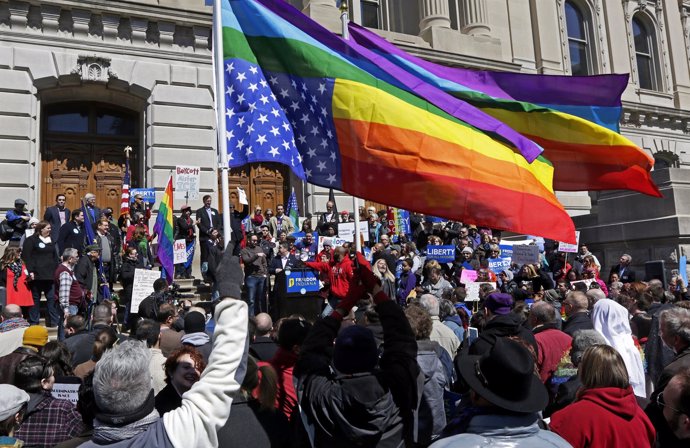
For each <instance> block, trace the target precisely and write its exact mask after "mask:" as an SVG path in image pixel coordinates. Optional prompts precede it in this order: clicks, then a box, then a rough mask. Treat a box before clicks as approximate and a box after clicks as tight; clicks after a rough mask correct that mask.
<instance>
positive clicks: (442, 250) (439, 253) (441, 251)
mask: <svg viewBox="0 0 690 448" xmlns="http://www.w3.org/2000/svg"><path fill="white" fill-rule="evenodd" d="M426 258H427V260H436V261H438V262H439V263H452V262H453V261H455V246H453V245H451V246H427V248H426Z"/></svg>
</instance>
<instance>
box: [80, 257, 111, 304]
mask: <svg viewBox="0 0 690 448" xmlns="http://www.w3.org/2000/svg"><path fill="white" fill-rule="evenodd" d="M84 250H85V252H86V253H85V254H84V256H83V257H81V258H80V259H79V261H78V262H77V265H76V266H75V268H74V276H75V277H76V278H77V280H78V281H79V284H80V285H81V287H82V289H83V290H84V294H85V296H86V299H87V301H89V300H94V301H97V300H98V296H99V290H100V287H101V285H103V282H104V280H105V279H101V278H100V276H99V274H98V263H99V261H98V260H99V258H100V256H101V248H100V246H98V245H97V244H90V245H88V246H86V248H85V249H84Z"/></svg>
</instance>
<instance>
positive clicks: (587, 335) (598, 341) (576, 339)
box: [570, 330, 606, 367]
mask: <svg viewBox="0 0 690 448" xmlns="http://www.w3.org/2000/svg"><path fill="white" fill-rule="evenodd" d="M593 345H606V339H604V337H603V336H602V335H601V334H600V333H599V332H598V331H597V330H579V331H576V332H575V333H574V334H573V341H572V345H571V347H570V360H571V361H572V362H573V365H574V366H576V367H577V365H578V364H580V361H581V360H582V355H583V354H584V353H585V350H587V349H588V348H589V347H591V346H593Z"/></svg>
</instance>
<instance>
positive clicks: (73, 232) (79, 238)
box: [57, 208, 86, 256]
mask: <svg viewBox="0 0 690 448" xmlns="http://www.w3.org/2000/svg"><path fill="white" fill-rule="evenodd" d="M85 239H86V234H85V232H84V213H83V212H82V210H81V209H80V208H78V209H76V210H72V218H71V220H70V222H68V223H67V224H65V225H64V226H62V227H61V228H60V232H59V234H58V239H57V245H58V247H59V248H60V252H64V251H65V249H69V248H73V249H77V251H78V252H79V255H80V256H81V255H83V254H84V241H85Z"/></svg>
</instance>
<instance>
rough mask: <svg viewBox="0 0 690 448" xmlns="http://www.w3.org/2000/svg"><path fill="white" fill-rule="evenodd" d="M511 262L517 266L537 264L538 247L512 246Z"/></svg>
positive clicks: (526, 245) (530, 245)
mask: <svg viewBox="0 0 690 448" xmlns="http://www.w3.org/2000/svg"><path fill="white" fill-rule="evenodd" d="M512 262H513V263H517V264H519V265H523V264H534V263H539V246H536V245H533V244H515V245H513V257H512Z"/></svg>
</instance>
